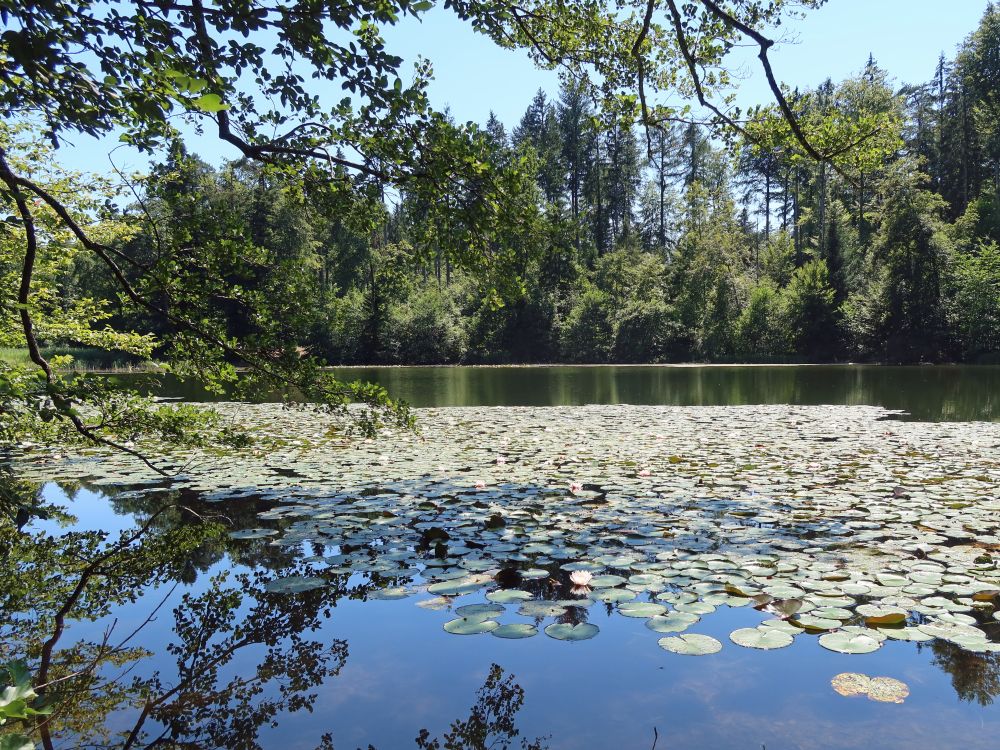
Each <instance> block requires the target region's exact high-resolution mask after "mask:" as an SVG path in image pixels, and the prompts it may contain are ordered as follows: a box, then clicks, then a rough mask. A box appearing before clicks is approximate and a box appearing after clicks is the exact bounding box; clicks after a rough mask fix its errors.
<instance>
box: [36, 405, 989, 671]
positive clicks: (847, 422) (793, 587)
mask: <svg viewBox="0 0 1000 750" xmlns="http://www.w3.org/2000/svg"><path fill="white" fill-rule="evenodd" d="M214 408H218V409H220V410H221V411H223V412H224V413H225V414H226V415H227V416H229V417H231V418H233V419H240V420H241V421H243V422H244V423H246V422H254V423H256V424H259V425H261V429H262V430H263V431H265V432H266V433H267V434H268V435H269V436H270V437H271V438H272V439H273V440H275V441H276V442H277V443H278V444H279V445H281V446H282V447H280V448H279V449H278V450H277V451H274V452H272V453H270V454H268V455H260V456H256V457H250V458H248V457H247V456H245V455H234V456H225V455H223V456H217V455H213V456H209V455H196V456H194V457H192V456H191V455H190V454H185V455H184V456H179V455H178V456H175V457H173V458H174V460H175V461H176V462H177V464H178V465H180V463H181V461H182V460H183V462H184V467H185V473H184V474H182V475H181V476H179V477H177V478H175V479H174V480H173V482H172V486H173V487H176V488H181V489H186V490H190V491H195V492H199V493H201V494H202V497H203V498H204V499H206V500H208V501H210V502H215V501H219V502H221V501H228V502H241V501H250V500H253V501H255V502H258V503H262V504H263V506H264V507H265V509H264V510H262V511H261V512H260V513H259V514H258V518H257V520H256V523H255V525H254V527H253V528H247V529H239V530H234V533H233V543H234V544H256V545H276V546H279V547H282V548H285V550H286V551H293V550H301V554H302V555H303V556H304V559H306V560H307V561H309V562H311V563H313V564H315V565H318V566H319V567H320V568H321V569H324V568H325V570H326V571H327V573H329V574H331V575H332V574H350V575H359V576H366V577H368V578H370V579H372V580H373V581H384V582H385V583H384V586H383V587H382V590H381V592H380V593H377V594H375V595H373V596H371V597H370V598H380V599H398V598H405V597H408V596H422V597H424V598H422V599H421V600H420V601H419V603H420V604H421V606H424V607H426V608H428V609H442V610H448V609H452V608H454V607H457V609H455V611H454V612H453V613H452V614H453V618H452V619H450V620H448V621H447V622H446V623H445V624H444V625H443V627H444V629H445V631H446V632H449V633H453V634H459V635H471V634H486V633H489V634H492V635H494V636H496V637H501V638H524V637H530V636H533V635H535V634H537V633H539V632H544V633H545V634H546V635H548V636H550V637H552V638H554V639H559V640H586V639H589V638H592V637H594V636H595V635H597V633H598V632H599V628H598V626H597V625H594V624H593V623H591V622H589V621H588V620H592V619H594V618H593V616H592V614H591V613H592V612H594V611H598V610H603V611H605V612H607V613H609V614H614V615H615V616H621V617H628V618H635V619H641V620H644V621H645V624H646V627H647V628H648V629H649V630H651V631H652V632H653V633H656V634H660V637H659V643H660V645H661V646H662V647H663V648H664V649H666V650H668V651H671V652H674V653H678V654H690V655H704V654H710V653H714V652H716V651H718V650H720V649H722V648H723V644H722V643H721V642H720V641H718V640H716V639H714V638H711V637H709V636H706V635H702V634H699V633H696V632H692V631H689V628H692V627H693V626H695V625H696V624H697V623H698V622H699V621H700V620H701V619H702V618H706V617H710V616H711V615H712V613H713V612H714V611H715V610H716V609H717V608H718V607H739V606H746V607H755V608H757V609H758V610H760V612H761V622H760V624H759V625H758V626H757V627H752V628H741V629H739V630H736V631H734V632H733V633H732V634H731V636H730V639H729V640H730V641H731V642H732V643H733V644H735V645H736V646H738V647H742V648H749V649H763V650H768V649H776V648H785V647H788V646H789V645H791V644H792V643H793V642H794V640H795V639H796V638H809V639H815V640H816V642H817V644H818V645H819V646H820V647H823V648H826V649H829V650H832V651H836V652H839V653H844V654H864V653H870V652H872V651H876V650H878V649H879V648H882V647H883V646H884V644H885V643H887V642H888V641H890V640H900V641H927V640H932V639H935V638H940V639H944V640H947V641H950V642H951V643H954V644H956V645H958V646H959V647H961V648H963V649H966V650H968V651H974V652H988V651H997V650H1000V644H998V643H997V642H996V641H994V640H993V639H994V635H993V634H994V633H995V632H997V631H998V630H1000V627H997V626H996V623H997V619H995V617H996V615H997V606H998V597H1000V569H998V567H997V564H996V557H997V555H1000V491H998V488H1000V424H990V423H941V424H928V423H919V422H897V421H888V420H886V419H885V417H887V416H889V414H888V413H887V412H885V411H884V410H881V409H876V408H871V407H834V406H823V407H800V406H796V407H791V406H780V407H776V406H749V407H747V406H740V407H705V408H694V407H645V406H644V407H638V406H594V407H565V408H563V407H556V408H449V409H428V410H418V412H417V416H418V419H419V422H420V424H421V428H422V432H421V434H420V435H413V434H410V433H393V432H389V433H387V434H383V435H382V436H381V437H380V438H378V439H375V440H368V441H357V442H351V441H345V440H343V439H341V438H339V437H338V436H337V435H335V434H330V433H329V432H328V431H327V430H326V429H325V427H324V423H323V421H322V417H320V416H319V415H315V414H311V413H309V412H301V411H289V410H287V409H282V408H281V407H280V406H274V405H254V406H248V405H233V404H223V405H215V406H214ZM167 458H168V459H170V458H171V457H170V456H167ZM33 459H34V460H33ZM21 462H22V464H23V466H24V467H25V471H27V472H28V473H29V474H31V473H33V474H34V475H35V476H36V477H37V478H57V477H58V478H73V479H76V480H83V481H86V482H88V483H90V484H92V485H96V486H99V487H108V488H115V487H118V486H121V485H127V486H130V487H132V488H133V490H132V491H134V492H142V491H144V490H143V483H144V482H153V481H155V478H154V477H152V476H151V475H150V474H149V472H148V470H147V469H146V468H145V467H144V466H143V465H142V464H141V463H140V462H138V461H137V460H135V459H133V458H132V457H130V456H126V455H122V454H111V453H108V452H106V451H103V450H96V449H93V450H87V451H83V452H81V453H79V454H77V455H72V456H64V457H62V458H60V459H59V460H58V461H56V460H53V459H50V458H47V457H46V456H44V455H35V456H33V454H31V453H27V454H25V455H24V456H23V457H22V459H21ZM150 486H151V487H152V486H156V485H152V484H151V485H150ZM320 575H322V573H320ZM317 580H318V581H319V583H317ZM322 580H323V579H322V578H308V579H302V580H296V579H284V581H283V582H281V581H276V582H275V583H274V589H273V590H274V592H275V593H280V592H281V591H287V592H289V593H292V594H294V593H296V592H299V591H306V590H308V589H309V588H310V587H312V586H315V585H322ZM469 596H476V597H479V596H481V597H482V598H483V599H485V601H483V602H478V603H470V605H466V606H462V605H463V601H469V600H468V599H465V597H469ZM469 606H471V607H474V608H477V609H474V610H473V609H469V608H468V607H469ZM508 613H513V614H516V615H517V616H519V617H521V618H524V619H522V620H520V621H513V622H512V621H509V619H508V618H507V615H508ZM546 621H548V622H547V624H545V623H546Z"/></svg>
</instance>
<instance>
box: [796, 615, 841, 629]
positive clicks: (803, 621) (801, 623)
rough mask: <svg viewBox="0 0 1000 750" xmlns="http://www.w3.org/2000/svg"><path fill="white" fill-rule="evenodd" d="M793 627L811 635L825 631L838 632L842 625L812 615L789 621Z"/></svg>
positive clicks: (838, 621) (838, 622)
mask: <svg viewBox="0 0 1000 750" xmlns="http://www.w3.org/2000/svg"><path fill="white" fill-rule="evenodd" d="M789 622H790V623H791V624H792V625H795V626H796V627H799V628H802V629H803V630H805V631H807V632H810V633H820V632H823V631H825V630H836V629H837V628H839V627H840V626H841V625H843V624H844V623H842V622H841V621H840V620H830V619H827V618H824V617H813V616H812V615H800V616H798V617H796V618H795V619H793V620H789Z"/></svg>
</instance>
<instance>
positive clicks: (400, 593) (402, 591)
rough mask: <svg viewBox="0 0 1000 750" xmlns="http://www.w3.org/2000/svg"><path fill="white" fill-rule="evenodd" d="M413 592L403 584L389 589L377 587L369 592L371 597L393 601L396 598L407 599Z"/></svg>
mask: <svg viewBox="0 0 1000 750" xmlns="http://www.w3.org/2000/svg"><path fill="white" fill-rule="evenodd" d="M412 593H413V592H412V591H409V590H408V589H406V588H404V587H403V586H395V587H391V588H387V589H377V590H375V591H372V592H371V593H369V594H368V598H369V599H385V600H388V601H392V600H395V599H405V598H406V597H408V596H410V595H411V594H412Z"/></svg>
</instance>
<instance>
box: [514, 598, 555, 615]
mask: <svg viewBox="0 0 1000 750" xmlns="http://www.w3.org/2000/svg"><path fill="white" fill-rule="evenodd" d="M517 613H518V614H519V615H523V616H525V617H560V616H561V615H564V614H566V607H564V606H562V605H561V604H556V603H555V602H545V601H530V602H525V603H524V604H522V605H521V607H520V609H518V610H517Z"/></svg>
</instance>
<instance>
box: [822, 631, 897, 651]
mask: <svg viewBox="0 0 1000 750" xmlns="http://www.w3.org/2000/svg"><path fill="white" fill-rule="evenodd" d="M819 645H820V646H822V647H823V648H825V649H829V650H830V651H836V652H837V653H838V654H870V653H872V652H873V651H878V650H879V649H880V648H881V647H882V642H881V641H879V640H877V639H875V638H872V637H871V636H870V635H862V634H859V633H843V632H835V633H824V634H823V635H821V636H820V637H819Z"/></svg>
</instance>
